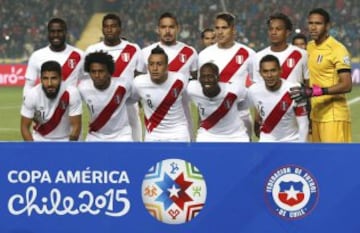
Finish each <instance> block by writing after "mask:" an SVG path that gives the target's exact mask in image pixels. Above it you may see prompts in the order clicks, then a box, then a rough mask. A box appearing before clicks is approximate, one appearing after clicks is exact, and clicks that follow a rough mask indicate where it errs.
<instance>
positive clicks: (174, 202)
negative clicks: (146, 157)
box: [141, 159, 206, 224]
mask: <svg viewBox="0 0 360 233" xmlns="http://www.w3.org/2000/svg"><path fill="white" fill-rule="evenodd" d="M141 193H142V199H143V202H144V205H145V207H146V209H147V210H148V211H149V213H150V214H151V215H152V216H153V217H154V218H156V219H157V220H159V221H161V222H163V223H167V224H181V223H185V222H189V221H191V220H192V219H193V218H195V217H196V216H197V215H198V214H199V212H200V211H201V209H202V208H203V207H204V205H205V200H206V183H205V181H204V179H203V176H202V174H201V173H200V171H199V170H198V169H197V168H196V167H195V166H193V165H192V164H190V163H189V162H187V161H184V160H181V159H166V160H163V161H160V162H158V163H157V164H156V165H155V166H153V167H151V168H150V169H149V171H148V173H147V174H146V175H145V178H144V180H143V183H142V187H141Z"/></svg>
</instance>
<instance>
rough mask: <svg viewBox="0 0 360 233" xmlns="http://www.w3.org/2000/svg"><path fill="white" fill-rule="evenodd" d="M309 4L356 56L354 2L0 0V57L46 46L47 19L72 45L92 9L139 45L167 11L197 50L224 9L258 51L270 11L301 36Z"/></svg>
mask: <svg viewBox="0 0 360 233" xmlns="http://www.w3.org/2000/svg"><path fill="white" fill-rule="evenodd" d="M315 7H323V8H325V9H326V10H328V11H329V12H330V14H331V17H332V24H333V26H332V29H331V34H332V35H334V36H335V37H336V38H337V39H338V40H340V41H341V42H342V43H344V44H345V45H346V46H347V48H348V50H349V51H350V52H351V54H352V56H353V57H360V17H359V15H360V10H359V8H360V3H359V1H358V0H346V1H345V0H328V1H325V0H307V1H293V0H268V1H265V0H252V1H247V0H237V1H232V0H220V1H218V0H208V1H203V0H149V1H143V0H127V1H121V0H103V1H87V0H62V1H54V0H52V1H49V0H21V1H14V0H0V22H1V23H0V36H1V37H0V59H6V60H5V61H10V62H13V61H14V59H17V60H20V61H22V62H26V59H27V58H28V57H29V55H30V54H31V52H32V51H34V50H35V49H38V48H40V47H43V46H45V45H46V44H47V31H46V30H47V29H46V25H47V21H48V20H49V19H50V18H52V17H61V18H64V19H65V20H66V22H67V24H68V34H69V38H68V42H69V43H70V44H75V43H76V41H77V40H79V38H80V36H81V33H82V30H83V29H84V28H85V26H86V24H87V22H88V21H89V19H90V17H91V15H92V14H93V13H95V12H114V13H117V14H118V15H120V17H121V19H122V21H123V33H122V36H123V37H125V38H127V39H128V40H129V41H132V42H135V43H138V44H139V45H140V47H144V46H146V45H148V44H150V43H152V42H154V41H157V40H158V38H157V35H156V25H157V20H158V17H159V15H160V14H161V13H163V12H165V11H169V12H172V13H174V14H175V15H176V16H177V18H178V20H179V22H180V25H181V32H180V34H179V37H178V40H180V41H183V42H185V43H188V44H190V45H192V46H194V47H195V48H197V49H198V50H199V49H200V44H199V39H200V32H201V30H203V29H204V28H207V27H212V25H213V19H214V16H215V15H216V14H217V13H218V12H221V11H229V12H231V13H233V14H234V15H236V16H237V31H238V35H237V36H238V37H237V40H238V41H239V42H241V43H244V44H247V45H249V46H250V47H252V48H254V49H255V50H259V49H261V48H263V47H266V46H267V44H268V42H267V33H266V30H267V27H266V20H267V17H268V16H269V15H270V14H272V13H274V12H283V13H285V14H287V15H288V16H290V18H291V19H292V22H293V24H294V29H297V31H299V32H301V33H304V34H305V35H306V34H307V30H306V27H307V14H308V12H309V11H310V10H311V9H312V8H315ZM100 27H101V25H99V28H100ZM293 35H295V32H293Z"/></svg>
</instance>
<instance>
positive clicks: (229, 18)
mask: <svg viewBox="0 0 360 233" xmlns="http://www.w3.org/2000/svg"><path fill="white" fill-rule="evenodd" d="M215 33H216V43H215V44H214V45H210V46H209V47H207V48H206V49H204V50H202V51H201V52H200V54H199V67H201V66H202V65H203V64H205V63H208V62H212V63H214V64H215V65H217V67H219V70H220V77H219V82H223V83H234V82H238V83H239V84H237V85H242V86H245V85H246V80H247V78H249V77H250V78H251V77H252V72H253V59H254V56H255V51H254V50H253V49H251V48H249V47H247V46H245V45H243V44H240V43H238V42H236V41H235V37H236V28H235V16H234V15H232V14H230V13H227V12H225V13H220V14H218V15H217V16H216V19H215ZM238 107H239V117H240V119H241V120H242V121H244V124H245V126H246V128H247V133H248V135H249V138H251V135H252V121H251V117H250V111H249V109H248V107H247V105H246V101H243V102H242V105H239V106H238Z"/></svg>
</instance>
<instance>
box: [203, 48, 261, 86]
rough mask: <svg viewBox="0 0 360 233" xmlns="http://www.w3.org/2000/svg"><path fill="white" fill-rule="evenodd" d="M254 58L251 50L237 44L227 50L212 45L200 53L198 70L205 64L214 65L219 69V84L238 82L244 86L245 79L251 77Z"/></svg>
mask: <svg viewBox="0 0 360 233" xmlns="http://www.w3.org/2000/svg"><path fill="white" fill-rule="evenodd" d="M254 56H255V51H254V50H253V49H251V48H249V47H247V46H245V45H242V44H240V43H237V42H234V45H233V46H232V47H230V48H227V49H223V48H219V47H218V45H217V44H214V45H211V46H209V47H207V48H206V49H204V50H203V51H201V52H200V54H199V68H200V67H201V66H202V65H203V64H205V63H208V62H211V63H214V64H215V65H217V66H218V67H219V71H220V79H219V80H220V82H225V83H227V82H240V83H242V84H244V85H245V81H246V78H247V77H248V76H250V77H251V76H252V71H253V68H252V63H253V58H254Z"/></svg>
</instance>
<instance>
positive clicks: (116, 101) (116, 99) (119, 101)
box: [114, 94, 122, 104]
mask: <svg viewBox="0 0 360 233" xmlns="http://www.w3.org/2000/svg"><path fill="white" fill-rule="evenodd" d="M114 100H115V103H116V104H120V103H121V100H122V95H120V94H119V95H115V97H114Z"/></svg>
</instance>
